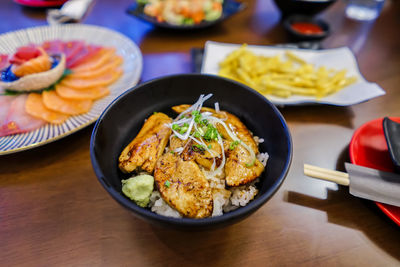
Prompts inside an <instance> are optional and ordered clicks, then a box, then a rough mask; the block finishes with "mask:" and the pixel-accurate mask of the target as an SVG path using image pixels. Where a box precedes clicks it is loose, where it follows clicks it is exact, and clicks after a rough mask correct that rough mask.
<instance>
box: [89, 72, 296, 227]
mask: <svg viewBox="0 0 400 267" xmlns="http://www.w3.org/2000/svg"><path fill="white" fill-rule="evenodd" d="M209 93H211V94H213V97H212V98H211V99H210V100H208V101H207V102H205V104H204V106H206V107H207V106H208V107H214V103H215V102H218V103H219V106H220V109H221V110H225V111H228V112H230V113H232V114H234V115H236V116H237V117H238V118H239V119H240V120H241V121H242V122H243V123H244V124H245V125H246V126H247V128H248V129H249V130H250V131H252V133H253V134H254V135H255V136H258V137H260V138H263V139H264V142H263V143H260V145H259V150H260V151H261V152H267V153H268V154H269V159H268V162H267V165H266V168H265V170H264V172H263V173H262V174H261V176H260V177H259V182H258V183H257V184H256V186H257V189H258V190H259V192H258V194H257V195H256V197H255V199H254V200H252V201H251V202H249V203H248V204H247V205H246V206H244V207H240V208H238V209H236V210H233V211H230V212H227V213H224V214H223V215H221V216H216V217H208V218H202V219H191V218H172V217H167V216H163V215H159V214H156V213H154V212H152V211H151V210H150V209H149V208H142V207H139V206H138V205H136V204H135V203H134V202H132V201H131V200H130V199H128V198H127V197H126V196H125V195H124V194H123V193H122V185H121V180H123V179H127V178H128V177H130V175H128V174H124V173H122V172H121V171H120V170H119V168H118V158H119V155H120V153H121V151H122V150H123V149H124V148H125V147H126V146H127V145H128V144H129V143H130V142H131V140H132V139H133V138H134V137H135V136H136V135H137V133H138V132H139V130H140V129H141V128H142V126H143V123H144V121H145V119H146V118H148V117H149V116H150V115H151V114H153V113H154V112H164V113H165V114H167V115H169V116H170V117H176V116H177V115H176V114H175V113H174V112H173V111H172V110H171V107H172V106H175V105H180V104H191V103H194V102H195V101H196V100H197V99H198V98H199V96H200V95H201V94H209ZM90 153H91V160H92V165H93V168H94V171H95V173H96V175H97V177H98V181H99V182H100V183H101V184H102V186H103V187H104V189H105V190H106V191H107V192H108V193H109V194H110V195H111V196H112V197H113V198H114V199H115V200H116V201H117V202H118V203H119V204H121V205H122V206H123V207H125V208H126V209H128V210H130V211H131V212H132V213H133V214H134V215H136V216H138V217H140V218H142V219H144V220H147V221H149V222H151V223H154V224H158V225H164V226H167V227H173V228H178V229H203V228H214V227H220V226H226V225H229V224H233V223H235V222H238V221H240V220H242V219H244V218H246V217H248V216H249V215H251V214H252V213H253V212H255V211H256V210H257V209H259V208H261V207H262V205H264V204H265V203H266V202H267V201H268V199H270V198H271V197H272V196H273V194H274V193H275V192H276V191H277V190H278V189H279V187H280V185H281V184H282V183H283V181H284V179H285V177H286V174H287V172H288V169H289V166H290V163H291V159H292V141H291V136H290V133H289V129H288V127H287V124H286V122H285V120H284V118H283V117H282V115H281V113H280V112H279V110H278V109H277V108H276V107H275V106H274V105H273V104H271V102H269V101H268V100H267V99H266V98H265V97H264V96H262V95H261V94H259V93H257V92H256V91H254V90H253V89H251V88H249V87H247V86H245V85H243V84H241V83H237V82H234V81H232V80H228V79H225V78H221V77H218V76H213V75H202V74H180V75H173V76H166V77H162V78H158V79H155V80H151V81H149V82H146V83H143V84H140V85H138V86H136V87H134V88H132V89H130V90H128V91H126V92H125V93H124V94H122V95H121V96H119V97H118V98H117V99H116V100H114V102H113V103H111V104H110V105H109V106H108V107H107V108H106V110H105V111H104V112H103V114H102V115H101V116H100V118H99V119H98V121H97V123H96V125H95V127H94V129H93V133H92V138H91V142H90Z"/></svg>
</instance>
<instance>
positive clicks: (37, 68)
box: [11, 48, 51, 77]
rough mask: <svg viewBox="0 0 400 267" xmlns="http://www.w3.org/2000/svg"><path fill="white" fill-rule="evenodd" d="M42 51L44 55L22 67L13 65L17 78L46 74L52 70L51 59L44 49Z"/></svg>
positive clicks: (26, 62) (12, 68)
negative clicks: (45, 72)
mask: <svg viewBox="0 0 400 267" xmlns="http://www.w3.org/2000/svg"><path fill="white" fill-rule="evenodd" d="M40 49H41V50H42V51H41V52H42V54H41V55H40V56H38V57H36V58H33V59H30V60H28V61H25V62H24V63H23V64H21V65H13V66H12V67H11V70H12V72H13V73H14V74H15V76H17V77H22V76H25V75H28V74H33V73H39V72H44V71H48V70H49V69H51V61H50V57H49V56H48V55H47V53H46V52H45V51H44V50H43V49H42V48H40Z"/></svg>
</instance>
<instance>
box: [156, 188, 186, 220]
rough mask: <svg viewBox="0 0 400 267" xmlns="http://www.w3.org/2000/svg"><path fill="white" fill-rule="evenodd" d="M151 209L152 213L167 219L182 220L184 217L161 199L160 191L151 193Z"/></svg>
mask: <svg viewBox="0 0 400 267" xmlns="http://www.w3.org/2000/svg"><path fill="white" fill-rule="evenodd" d="M149 207H150V208H151V211H152V212H155V213H157V214H160V215H164V216H167V217H174V218H182V215H181V214H180V213H179V212H178V211H177V210H175V209H173V208H171V207H170V206H169V205H168V204H167V202H165V201H164V199H162V198H161V195H160V193H159V192H158V191H153V193H151V196H150V203H149Z"/></svg>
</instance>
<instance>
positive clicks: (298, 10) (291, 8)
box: [274, 0, 336, 16]
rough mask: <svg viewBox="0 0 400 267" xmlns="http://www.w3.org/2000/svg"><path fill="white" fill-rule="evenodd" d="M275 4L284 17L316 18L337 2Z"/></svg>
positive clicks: (280, 0) (282, 1)
mask: <svg viewBox="0 0 400 267" xmlns="http://www.w3.org/2000/svg"><path fill="white" fill-rule="evenodd" d="M274 2H275V5H276V6H277V7H278V8H279V10H280V11H281V12H282V15H283V16H288V15H293V14H298V15H308V16H314V15H316V14H318V13H320V12H322V11H324V10H325V9H326V8H328V7H329V6H330V5H332V4H333V3H334V2H336V0H274Z"/></svg>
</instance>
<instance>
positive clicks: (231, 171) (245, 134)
mask: <svg viewBox="0 0 400 267" xmlns="http://www.w3.org/2000/svg"><path fill="white" fill-rule="evenodd" d="M189 107H190V105H179V106H174V107H172V109H173V110H174V111H175V112H177V113H181V112H183V111H185V110H186V109H188V108H189ZM201 111H202V112H211V113H212V114H213V116H215V117H217V118H220V119H223V120H224V122H225V124H227V126H228V127H230V128H231V130H232V131H233V132H234V133H235V134H236V136H237V137H238V138H239V139H240V140H241V141H242V142H244V143H245V144H246V145H248V146H249V147H250V148H251V149H252V150H253V151H254V153H255V154H258V153H259V151H258V145H257V143H256V142H255V141H254V139H253V135H252V134H251V133H250V131H249V130H248V129H247V127H246V126H245V125H244V124H243V123H242V122H241V121H240V120H239V118H238V117H236V116H235V115H233V114H231V113H229V112H226V111H220V112H216V111H215V109H212V108H207V107H203V108H201ZM216 128H217V130H218V132H219V133H220V134H221V135H222V137H223V138H224V140H225V141H226V144H227V145H224V147H225V152H226V153H227V158H226V164H225V175H226V177H225V179H226V184H227V185H228V186H239V185H244V184H247V183H249V182H251V181H253V180H255V179H256V178H257V177H259V176H260V175H261V173H262V172H263V171H264V166H263V165H262V163H261V162H260V161H259V160H258V159H255V161H254V164H249V163H252V159H251V158H250V153H249V152H248V151H247V150H246V149H245V148H244V147H243V146H242V145H240V144H239V145H237V146H236V147H235V149H234V150H230V149H228V148H229V144H230V142H231V141H233V140H232V139H231V138H230V136H229V135H228V134H227V132H226V130H225V128H224V127H223V126H222V125H220V124H217V125H216Z"/></svg>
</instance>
